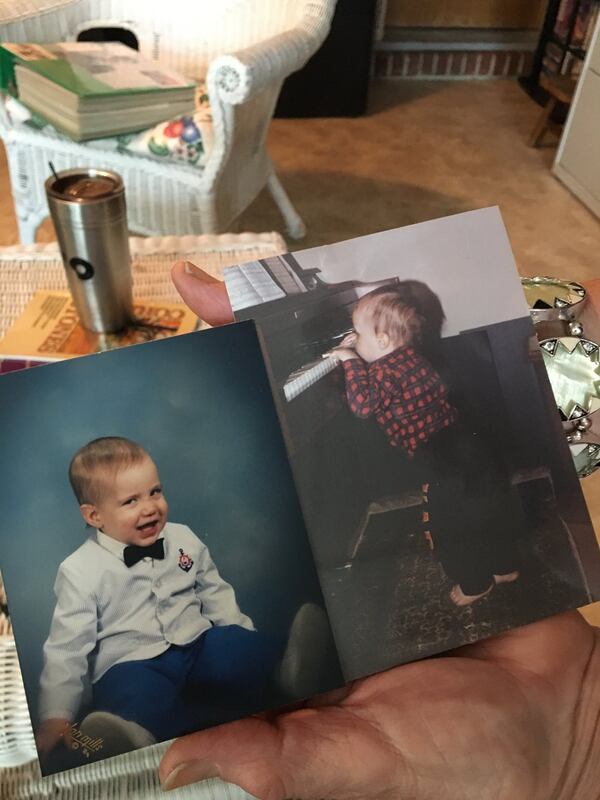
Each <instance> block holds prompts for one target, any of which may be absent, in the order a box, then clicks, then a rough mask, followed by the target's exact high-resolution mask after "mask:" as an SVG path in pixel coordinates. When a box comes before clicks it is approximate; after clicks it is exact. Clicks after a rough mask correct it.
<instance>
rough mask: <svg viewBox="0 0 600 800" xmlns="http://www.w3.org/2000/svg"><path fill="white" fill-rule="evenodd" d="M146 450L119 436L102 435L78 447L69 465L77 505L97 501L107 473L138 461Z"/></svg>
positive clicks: (144, 456) (141, 459) (105, 482)
mask: <svg viewBox="0 0 600 800" xmlns="http://www.w3.org/2000/svg"><path fill="white" fill-rule="evenodd" d="M145 458H149V456H148V453H147V452H146V451H145V450H144V448H143V447H141V445H139V444H137V443H136V442H132V441H131V439H125V438H123V437H122V436H102V437H101V438H99V439H94V440H93V441H91V442H88V443H87V444H86V445H84V446H83V447H82V448H80V449H79V450H78V451H77V452H76V453H75V455H74V456H73V458H72V459H71V463H70V465H69V481H70V483H71V487H72V489H73V491H74V492H75V497H76V498H77V501H78V503H79V505H83V504H84V503H91V504H94V503H97V502H98V501H99V500H100V499H101V497H102V494H103V491H104V490H105V489H106V485H107V480H106V478H107V477H108V476H109V475H112V474H114V473H115V472H116V471H117V470H118V469H122V468H123V467H129V466H131V465H133V464H139V463H140V462H141V461H143V460H144V459H145Z"/></svg>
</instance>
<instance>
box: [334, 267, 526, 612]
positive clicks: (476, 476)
mask: <svg viewBox="0 0 600 800" xmlns="http://www.w3.org/2000/svg"><path fill="white" fill-rule="evenodd" d="M352 319H353V325H354V333H351V334H349V335H348V336H347V337H346V338H345V339H344V340H343V341H342V343H341V345H340V347H338V348H336V349H334V350H332V351H331V353H330V354H329V355H331V356H334V357H337V358H339V359H340V361H341V362H342V364H343V368H344V376H345V387H346V397H347V401H348V405H349V407H350V409H351V411H352V412H353V413H354V414H355V415H356V416H357V417H359V418H360V419H367V418H369V417H371V416H372V417H374V418H375V420H376V422H377V425H378V426H379V428H380V429H381V430H382V431H383V433H384V435H385V437H386V439H387V442H388V444H389V445H390V446H391V447H393V448H395V450H396V451H397V452H399V453H400V454H401V455H402V456H403V458H402V463H398V462H396V464H397V469H398V473H399V475H400V473H403V474H404V476H405V478H406V479H407V482H412V484H413V485H414V486H416V485H420V484H421V483H423V484H428V485H429V491H428V494H427V499H428V512H429V514H430V516H431V528H432V535H433V541H434V544H435V550H436V554H437V555H438V558H439V559H440V562H441V563H442V566H443V568H444V570H445V572H446V574H447V576H448V577H449V578H450V579H451V580H453V581H455V583H454V586H453V588H452V591H451V593H450V598H451V600H452V602H453V603H454V604H455V605H458V606H465V605H470V604H471V603H473V602H475V601H476V600H479V599H480V598H482V597H484V596H486V595H487V594H489V593H490V592H491V591H492V589H493V588H494V586H495V585H496V584H498V583H505V582H512V581H514V580H516V579H517V578H518V576H519V573H518V571H517V570H516V569H515V561H516V553H515V548H514V541H513V537H512V535H511V533H510V529H511V527H512V526H513V522H512V520H511V519H510V517H508V518H507V513H508V509H509V508H510V507H511V505H512V499H511V498H510V497H509V494H510V490H509V487H508V485H507V482H506V480H503V477H502V476H500V475H498V474H497V473H496V472H495V468H494V467H493V465H492V464H491V463H490V453H489V452H487V451H485V449H484V448H483V447H482V444H481V437H480V436H478V435H477V434H476V433H474V432H473V431H471V430H469V429H468V428H467V427H466V425H464V424H463V423H462V421H461V418H460V414H459V412H458V410H457V408H456V407H455V406H454V404H453V402H451V400H450V392H449V388H448V386H447V385H446V383H445V381H444V380H443V379H442V377H441V375H440V373H439V371H438V370H437V369H436V368H435V367H434V366H433V365H432V363H431V361H430V360H429V358H428V357H427V355H426V353H427V354H429V352H432V351H433V350H434V349H435V348H436V346H437V345H438V343H439V341H440V339H441V328H442V324H443V321H444V312H443V309H442V306H441V304H440V302H439V299H438V297H437V295H435V294H434V293H433V292H432V291H431V290H430V289H429V287H428V286H426V285H425V284H423V283H421V282H419V281H414V280H407V281H401V282H400V283H399V284H397V285H396V286H394V287H380V288H378V289H375V290H374V291H372V292H370V293H368V294H366V295H364V296H363V297H362V298H361V299H360V300H359V302H358V303H357V304H356V306H355V308H354V313H353V317H352Z"/></svg>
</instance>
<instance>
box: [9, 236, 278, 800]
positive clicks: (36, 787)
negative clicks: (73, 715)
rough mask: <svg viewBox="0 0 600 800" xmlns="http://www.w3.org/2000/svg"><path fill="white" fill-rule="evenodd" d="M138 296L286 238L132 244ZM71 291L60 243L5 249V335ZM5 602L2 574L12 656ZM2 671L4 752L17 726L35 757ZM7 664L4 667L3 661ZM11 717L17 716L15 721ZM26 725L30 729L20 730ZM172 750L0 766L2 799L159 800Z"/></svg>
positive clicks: (260, 252)
mask: <svg viewBox="0 0 600 800" xmlns="http://www.w3.org/2000/svg"><path fill="white" fill-rule="evenodd" d="M130 248H131V255H132V274H133V292H134V297H135V298H140V299H141V298H145V299H157V300H164V301H165V302H179V301H180V300H181V298H180V297H179V295H178V294H177V292H176V290H175V287H174V286H173V284H172V282H171V278H170V267H171V265H172V264H173V263H174V262H175V261H178V260H181V259H182V258H183V259H185V260H188V261H192V262H193V263H195V264H197V265H198V266H201V267H202V268H203V269H204V270H205V271H206V272H208V273H209V274H210V275H213V276H215V277H217V278H221V277H222V274H223V268H224V267H227V266H231V265H232V264H239V263H243V262H245V261H254V260H256V259H258V258H266V257H269V256H274V255H278V254H280V253H283V252H285V250H286V246H285V242H284V240H283V239H282V238H281V236H279V234H276V233H264V234H251V233H242V234H224V235H222V236H183V237H173V236H169V237H160V238H148V239H140V238H133V239H131V240H130ZM66 288H67V283H66V278H65V272H64V268H63V265H62V261H61V258H60V254H59V252H58V247H57V245H56V243H51V244H48V245H31V246H29V247H19V246H17V247H5V248H0V336H2V335H3V334H4V332H5V331H6V329H7V328H8V327H9V326H10V325H11V324H12V323H13V322H14V320H15V319H16V318H17V317H18V316H19V315H20V314H21V313H22V312H23V310H24V309H25V306H26V305H27V303H28V302H29V300H30V299H31V297H32V296H33V295H34V294H35V292H36V291H39V290H41V289H56V290H64V289H66ZM5 603H6V597H5V595H4V587H3V584H2V577H1V575H0V604H1V605H0V636H2V637H4V644H5V645H7V648H6V649H7V651H8V650H9V649H10V647H9V645H10V644H12V635H11V634H12V630H11V626H10V620H9V618H8V616H7V615H6V614H5V613H4V610H3V609H4V608H5ZM3 663H4V670H5V672H3V671H2V669H0V725H1V726H2V731H0V751H2V741H1V740H2V736H3V735H4V736H5V737H6V739H8V740H10V736H11V731H12V730H16V729H17V728H19V729H20V734H19V742H18V743H17V742H16V741H13V742H10V741H7V742H5V746H6V748H7V750H10V747H11V746H12V747H13V749H14V750H15V752H16V745H17V744H19V746H20V747H21V752H25V753H30V754H31V753H33V752H35V751H34V750H33V732H32V731H31V727H30V726H29V725H28V714H27V709H26V706H25V694H24V689H23V684H22V679H21V676H20V672H19V669H18V662H17V660H16V658H13V659H10V660H9V659H8V658H6V659H5V661H4V662H3ZM0 667H2V664H0ZM11 715H12V719H11ZM24 722H25V728H26V730H25V732H23V726H24ZM167 747H168V743H162V744H159V745H156V746H155V747H150V748H144V749H142V750H139V751H135V752H133V753H128V754H126V755H123V756H118V757H117V758H110V759H106V761H99V762H97V763H95V764H89V765H86V766H84V767H80V768H78V769H76V770H69V771H67V772H63V773H59V774H56V775H52V776H49V777H47V778H42V777H41V774H40V769H39V763H38V761H37V759H34V760H32V761H29V762H28V763H25V764H22V765H21V766H16V767H7V768H0V798H10V799H11V800H20V799H21V798H23V800H25V798H27V800H32V799H35V800H37V799H38V798H40V800H41V799H42V798H59V799H60V800H125V798H137V799H139V800H154V799H155V798H156V800H158V798H164V797H165V794H164V793H163V791H162V789H161V788H160V783H159V780H158V771H157V768H158V764H159V762H160V759H161V757H162V755H163V753H164V752H165V750H166V748H167ZM169 796H172V797H173V798H174V800H192V799H193V800H251V799H250V795H248V794H247V793H246V792H244V791H242V790H241V789H239V788H238V787H236V786H230V785H228V784H224V783H222V782H221V781H216V780H213V781H207V782H205V783H203V784H202V785H201V786H199V785H197V784H196V785H195V786H193V787H184V788H182V789H177V790H175V791H174V792H171V793H169Z"/></svg>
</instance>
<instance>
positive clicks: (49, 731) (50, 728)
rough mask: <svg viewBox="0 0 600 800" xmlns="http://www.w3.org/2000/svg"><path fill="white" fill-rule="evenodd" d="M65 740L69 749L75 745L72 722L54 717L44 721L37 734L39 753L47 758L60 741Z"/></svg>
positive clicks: (36, 741)
mask: <svg viewBox="0 0 600 800" xmlns="http://www.w3.org/2000/svg"><path fill="white" fill-rule="evenodd" d="M61 739H62V740H63V741H64V743H65V745H66V746H67V747H69V748H71V747H72V745H73V732H72V730H71V720H68V719H60V718H58V717H53V718H52V719H47V720H44V722H42V723H41V724H40V726H39V728H38V729H37V731H36V734H35V744H36V747H37V749H38V753H39V754H40V756H41V757H42V758H45V757H46V756H47V755H48V753H50V752H51V751H52V750H54V748H55V747H56V745H57V744H58V743H59V741H60V740H61Z"/></svg>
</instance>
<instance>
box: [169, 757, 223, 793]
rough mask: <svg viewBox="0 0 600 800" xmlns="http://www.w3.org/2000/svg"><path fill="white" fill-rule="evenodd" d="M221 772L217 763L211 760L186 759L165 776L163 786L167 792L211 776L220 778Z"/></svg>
mask: <svg viewBox="0 0 600 800" xmlns="http://www.w3.org/2000/svg"><path fill="white" fill-rule="evenodd" d="M220 777H221V773H220V772H219V768H218V767H217V765H216V764H212V763H211V762H210V761H184V762H183V764H178V765H177V766H176V767H175V769H174V770H173V771H172V772H169V774H168V775H167V777H166V778H165V780H164V782H163V785H162V788H163V790H164V791H165V792H168V791H169V790H171V789H177V788H178V787H179V786H187V785H188V783H198V781H205V780H208V779H209V778H220Z"/></svg>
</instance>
